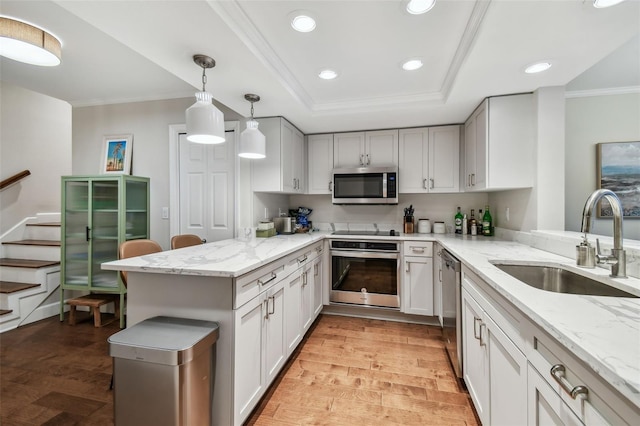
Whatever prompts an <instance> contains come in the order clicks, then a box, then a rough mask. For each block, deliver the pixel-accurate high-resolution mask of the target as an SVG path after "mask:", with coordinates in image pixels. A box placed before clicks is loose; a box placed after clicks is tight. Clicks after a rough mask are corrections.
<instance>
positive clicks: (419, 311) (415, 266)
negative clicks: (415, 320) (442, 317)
mask: <svg viewBox="0 0 640 426" xmlns="http://www.w3.org/2000/svg"><path fill="white" fill-rule="evenodd" d="M403 263H404V272H403V276H402V291H401V296H400V297H401V307H402V312H404V313H407V314H416V315H428V316H432V315H433V243H432V242H425V241H405V242H404V243H403Z"/></svg>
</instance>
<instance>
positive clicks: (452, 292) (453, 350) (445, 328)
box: [441, 249, 462, 378]
mask: <svg viewBox="0 0 640 426" xmlns="http://www.w3.org/2000/svg"><path fill="white" fill-rule="evenodd" d="M441 259H442V334H443V337H444V345H445V349H446V350H447V354H448V355H449V360H450V361H451V365H452V366H453V369H454V371H455V373H456V376H457V377H458V378H462V330H461V321H462V314H461V312H460V304H461V290H460V287H461V282H460V269H461V268H460V261H459V260H458V259H456V258H455V257H454V256H453V255H452V254H451V253H449V252H448V251H446V250H444V249H443V250H442V252H441Z"/></svg>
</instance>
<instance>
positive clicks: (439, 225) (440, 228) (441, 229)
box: [433, 222, 446, 234]
mask: <svg viewBox="0 0 640 426" xmlns="http://www.w3.org/2000/svg"><path fill="white" fill-rule="evenodd" d="M445 232H446V228H445V226H444V222H435V223H434V224H433V233H434V234H444V233H445Z"/></svg>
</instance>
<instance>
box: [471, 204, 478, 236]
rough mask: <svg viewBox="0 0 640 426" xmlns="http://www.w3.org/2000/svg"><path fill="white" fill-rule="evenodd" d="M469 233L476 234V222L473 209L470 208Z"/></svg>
mask: <svg viewBox="0 0 640 426" xmlns="http://www.w3.org/2000/svg"><path fill="white" fill-rule="evenodd" d="M469 233H470V234H471V235H478V222H477V221H476V218H475V216H474V210H473V209H471V218H469Z"/></svg>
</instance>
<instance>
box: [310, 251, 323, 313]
mask: <svg viewBox="0 0 640 426" xmlns="http://www.w3.org/2000/svg"><path fill="white" fill-rule="evenodd" d="M323 251H324V250H323V246H320V248H319V250H318V257H317V258H316V259H315V260H314V261H313V319H314V320H315V319H316V318H317V317H318V315H319V314H320V311H322V306H323V305H324V304H323V301H322V297H323V294H322V293H323V291H322V290H323V281H322V280H323V279H324V256H323ZM312 322H313V321H312Z"/></svg>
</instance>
